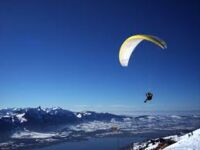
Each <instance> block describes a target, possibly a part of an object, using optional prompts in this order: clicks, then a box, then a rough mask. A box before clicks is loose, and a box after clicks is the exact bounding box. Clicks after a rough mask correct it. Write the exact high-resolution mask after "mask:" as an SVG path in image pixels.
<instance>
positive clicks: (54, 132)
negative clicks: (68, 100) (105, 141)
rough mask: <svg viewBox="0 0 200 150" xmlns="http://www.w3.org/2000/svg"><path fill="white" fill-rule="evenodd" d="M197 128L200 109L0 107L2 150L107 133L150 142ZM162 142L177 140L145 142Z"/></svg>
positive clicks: (16, 149)
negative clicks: (119, 111)
mask: <svg viewBox="0 0 200 150" xmlns="http://www.w3.org/2000/svg"><path fill="white" fill-rule="evenodd" d="M197 128H200V113H199V112H198V113H190V114H164V115H161V114H160V115H159V114H154V115H134V114H133V115H132V116H126V115H115V114H110V113H97V112H93V111H85V112H72V111H68V110H64V109H62V108H59V107H54V108H41V107H37V108H10V109H2V110H0V133H1V134H0V149H13V150H19V149H28V148H31V147H40V146H44V145H50V144H55V143H60V142H63V141H74V140H75V141H80V140H83V139H90V138H92V137H97V138H99V137H105V136H118V137H119V136H127V137H128V136H129V137H131V136H134V137H135V136H138V137H139V139H141V137H143V140H144V141H146V140H147V139H154V138H156V137H165V136H169V135H174V134H179V133H187V132H189V131H191V130H194V129H197ZM177 137H178V136H177ZM137 142H138V141H137ZM158 142H164V144H166V143H167V144H172V143H174V142H176V141H175V140H174V139H170V138H160V139H155V140H149V141H148V142H147V143H146V142H144V144H143V145H144V146H147V145H152V146H156V144H155V143H158ZM153 143H154V144H153ZM164 146H166V145H164ZM129 148H130V147H129Z"/></svg>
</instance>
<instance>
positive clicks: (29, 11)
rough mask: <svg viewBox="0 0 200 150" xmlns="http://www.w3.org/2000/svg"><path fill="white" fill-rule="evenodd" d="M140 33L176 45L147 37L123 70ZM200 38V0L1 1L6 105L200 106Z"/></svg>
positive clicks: (1, 86)
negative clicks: (128, 47) (128, 43)
mask: <svg viewBox="0 0 200 150" xmlns="http://www.w3.org/2000/svg"><path fill="white" fill-rule="evenodd" d="M140 33H141V34H151V35H155V36H158V37H160V38H162V39H164V40H165V41H166V42H167V45H168V49H167V50H165V51H164V50H161V49H160V48H159V47H157V46H155V45H154V44H152V43H149V42H143V43H141V45H139V46H138V47H137V49H136V51H135V52H134V54H133V55H132V57H131V60H130V63H129V67H128V68H122V67H121V66H120V64H119V60H118V53H119V48H120V45H121V44H122V42H123V41H124V40H125V39H126V38H127V37H128V36H131V35H134V34H140ZM199 35H200V4H199V2H198V0H196V1H195V0H188V1H182V0H162V1H161V0H154V1H151V0H115V1H111V0H110V1H109V0H99V1H97V0H96V1H94V0H59V1H57V0H28V1H27V0H1V1H0V108H4V107H37V106H39V105H40V106H43V107H51V106H60V107H63V108H66V109H74V110H78V109H82V110H83V109H93V110H100V111H111V110H116V111H122V110H127V111H128V110H198V109H200V44H199V42H200V41H199V39H200V38H199ZM148 90H150V91H152V92H153V93H154V95H155V97H154V100H153V101H152V102H151V103H148V104H144V103H143V101H144V99H145V92H147V91H148Z"/></svg>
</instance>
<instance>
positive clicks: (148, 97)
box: [144, 92, 153, 103]
mask: <svg viewBox="0 0 200 150" xmlns="http://www.w3.org/2000/svg"><path fill="white" fill-rule="evenodd" d="M152 98H153V94H152V93H151V92H147V93H146V99H145V101H144V103H146V102H147V101H151V100H152Z"/></svg>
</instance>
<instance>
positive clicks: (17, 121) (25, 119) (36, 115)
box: [0, 107, 125, 130]
mask: <svg viewBox="0 0 200 150" xmlns="http://www.w3.org/2000/svg"><path fill="white" fill-rule="evenodd" d="M113 118H114V119H121V120H122V119H123V118H125V116H118V115H113V114H109V113H96V112H92V111H85V112H72V111H69V110H65V109H62V108H60V107H52V108H42V107H37V108H8V109H2V110H0V130H4V129H10V128H16V127H22V128H23V127H27V126H29V127H33V126H34V127H38V126H43V125H45V126H48V125H62V124H73V123H80V122H84V121H94V120H98V121H110V120H111V119H113Z"/></svg>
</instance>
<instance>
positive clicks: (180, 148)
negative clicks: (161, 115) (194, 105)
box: [164, 129, 200, 150]
mask: <svg viewBox="0 0 200 150" xmlns="http://www.w3.org/2000/svg"><path fill="white" fill-rule="evenodd" d="M164 150H200V129H197V130H195V131H193V132H191V133H188V134H186V135H184V136H181V137H179V140H178V142H176V143H175V144H172V145H170V146H168V147H166V148H165V149H164Z"/></svg>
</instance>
